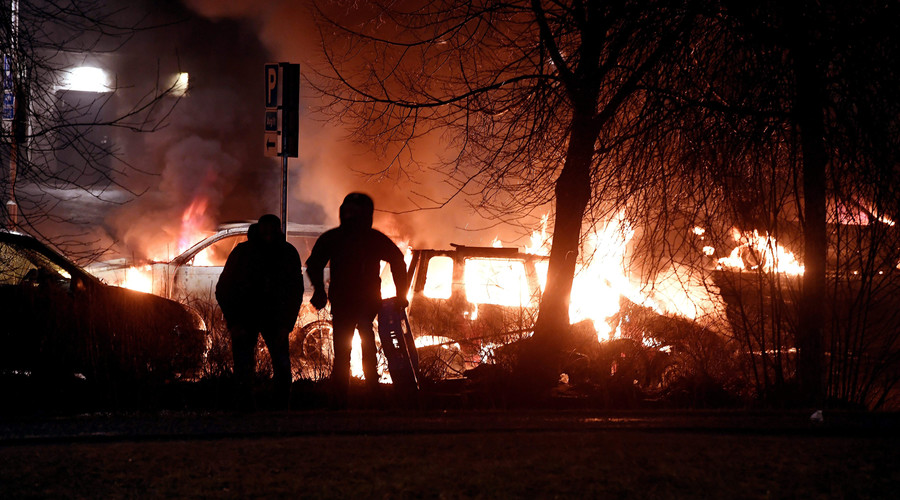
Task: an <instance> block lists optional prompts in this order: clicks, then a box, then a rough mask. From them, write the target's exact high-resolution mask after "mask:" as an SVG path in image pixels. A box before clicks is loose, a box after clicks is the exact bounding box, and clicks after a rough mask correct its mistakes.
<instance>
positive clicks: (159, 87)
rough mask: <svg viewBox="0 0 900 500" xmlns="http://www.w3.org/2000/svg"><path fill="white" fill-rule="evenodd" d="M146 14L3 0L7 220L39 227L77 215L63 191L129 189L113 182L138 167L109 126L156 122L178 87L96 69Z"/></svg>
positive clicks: (88, 4)
mask: <svg viewBox="0 0 900 500" xmlns="http://www.w3.org/2000/svg"><path fill="white" fill-rule="evenodd" d="M146 16H147V13H145V12H139V11H138V10H135V9H125V8H122V7H115V6H114V4H109V3H107V2H99V1H96V0H65V1H62V2H50V1H42V0H37V1H20V0H9V1H5V2H3V4H2V8H0V46H2V58H3V92H4V108H3V112H4V116H3V128H2V134H0V148H2V153H3V159H4V167H5V168H4V175H3V176H2V177H0V184H2V187H3V192H4V202H5V203H4V207H3V213H2V215H3V219H4V224H8V222H7V221H10V222H11V223H12V225H13V226H19V227H25V228H28V229H29V231H30V232H32V233H39V232H40V228H39V226H40V225H41V224H42V223H45V222H48V221H49V222H72V221H74V220H75V219H76V218H75V217H74V216H73V214H70V213H60V210H58V209H57V207H58V206H59V205H60V203H62V202H64V201H65V199H66V197H67V196H70V193H75V192H79V193H82V194H86V195H88V196H90V197H94V198H98V199H103V198H104V194H105V193H106V192H107V191H108V190H109V189H110V188H115V189H122V190H126V191H128V188H127V187H125V186H123V185H122V184H120V182H119V179H121V178H122V177H124V176H127V175H128V174H129V173H136V172H137V169H136V168H135V167H134V166H133V165H130V164H129V163H128V162H127V161H126V160H125V159H124V158H123V157H122V155H121V151H120V150H119V149H117V147H116V145H114V142H113V141H109V140H108V137H109V135H110V134H111V130H113V129H119V130H127V131H134V132H144V131H153V130H155V129H157V128H158V127H160V126H161V124H162V123H163V121H164V120H165V118H166V117H167V116H168V114H169V113H170V112H171V111H172V109H173V108H174V105H175V103H176V102H177V99H167V97H169V96H173V95H177V94H180V93H183V91H184V90H185V89H184V88H183V87H184V85H185V84H184V82H177V81H160V82H156V83H157V84H156V85H155V86H152V88H149V89H146V88H145V89H143V90H141V89H136V88H123V87H122V86H121V85H120V84H119V82H117V81H115V79H114V78H113V77H112V76H110V75H109V74H108V73H104V72H103V71H102V70H101V69H100V68H98V67H97V66H98V61H103V60H104V59H106V58H109V57H111V55H113V54H114V53H116V52H117V51H118V50H120V49H121V48H122V47H123V45H124V44H126V43H127V42H128V41H129V40H130V39H131V37H133V36H134V34H135V33H137V32H139V31H141V30H146V29H152V26H150V25H149V23H147V22H146V21H145V18H146ZM126 94H127V95H126ZM7 167H8V168H7ZM17 188H18V189H17ZM132 194H136V193H132ZM71 231H72V232H75V233H77V232H78V231H79V230H78V229H77V228H72V229H71ZM70 234H71V233H70ZM45 239H46V238H45ZM54 243H56V244H57V245H62V246H66V244H67V243H75V241H74V240H73V239H71V238H68V237H66V236H56V237H55V241H54ZM82 243H83V242H82ZM89 246H90V245H89ZM70 249H71V250H78V248H75V247H70ZM81 250H82V251H85V250H86V251H89V252H90V251H93V250H96V249H93V248H87V249H86V248H85V247H84V245H82V248H81Z"/></svg>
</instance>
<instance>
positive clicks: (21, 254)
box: [0, 242, 72, 285]
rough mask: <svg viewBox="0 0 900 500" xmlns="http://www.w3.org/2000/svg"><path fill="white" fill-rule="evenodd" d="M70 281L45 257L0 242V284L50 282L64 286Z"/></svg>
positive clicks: (67, 276)
mask: <svg viewBox="0 0 900 500" xmlns="http://www.w3.org/2000/svg"><path fill="white" fill-rule="evenodd" d="M71 279H72V275H71V274H69V272H68V271H66V270H65V269H63V268H62V267H60V266H59V265H57V264H56V263H54V262H53V261H51V260H50V259H49V258H48V257H47V256H46V255H44V254H42V253H40V252H38V251H36V250H33V249H30V248H24V247H21V246H18V245H14V244H11V243H5V242H0V284H3V285H18V284H20V283H22V282H28V281H33V282H35V283H37V282H40V281H51V282H55V283H61V284H66V283H68V282H69V281H70V280H71Z"/></svg>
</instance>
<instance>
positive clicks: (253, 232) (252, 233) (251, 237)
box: [247, 222, 259, 241]
mask: <svg viewBox="0 0 900 500" xmlns="http://www.w3.org/2000/svg"><path fill="white" fill-rule="evenodd" d="M258 239H259V224H257V223H255V222H254V223H253V224H250V227H248V228H247V241H256V240H258Z"/></svg>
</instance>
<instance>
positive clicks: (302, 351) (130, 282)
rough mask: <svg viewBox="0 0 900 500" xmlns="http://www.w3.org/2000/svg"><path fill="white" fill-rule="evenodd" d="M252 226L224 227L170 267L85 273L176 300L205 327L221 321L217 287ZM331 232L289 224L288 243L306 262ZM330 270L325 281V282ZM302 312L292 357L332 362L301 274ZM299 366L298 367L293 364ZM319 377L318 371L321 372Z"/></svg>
mask: <svg viewBox="0 0 900 500" xmlns="http://www.w3.org/2000/svg"><path fill="white" fill-rule="evenodd" d="M253 222H255V221H246V222H235V223H227V224H222V225H220V226H219V227H218V229H217V231H216V232H215V233H213V234H211V235H209V236H207V237H205V238H203V239H202V240H200V241H199V242H197V243H195V244H194V245H192V246H190V247H189V248H187V250H185V251H183V252H182V253H181V254H180V255H178V256H177V257H175V258H173V259H171V260H170V261H168V262H153V263H150V264H147V265H143V266H133V265H132V263H129V262H126V261H110V262H105V263H102V264H98V265H93V266H90V267H89V270H90V271H91V272H92V273H94V275H95V276H97V277H99V278H101V279H103V280H104V281H106V282H107V283H110V284H115V285H119V286H124V287H129V288H136V289H139V290H143V291H146V292H150V293H153V294H154V295H159V296H161V297H165V298H168V299H172V300H176V301H178V302H181V303H182V304H185V305H187V306H188V307H190V308H192V309H194V310H196V311H197V312H198V313H200V314H201V316H203V317H204V318H207V322H208V323H213V322H214V321H217V320H221V318H220V316H221V312H219V309H218V305H217V302H216V296H215V291H216V283H218V281H219V276H220V275H221V274H222V269H223V268H224V266H225V261H226V260H227V258H228V255H229V254H230V253H231V251H232V250H233V249H234V247H236V246H237V245H238V244H239V243H241V242H243V241H246V240H247V231H248V230H249V228H250V225H251V224H252V223H253ZM328 229H329V227H327V226H323V225H314V224H296V223H288V225H287V240H288V242H290V243H291V244H292V245H294V247H295V248H297V251H298V252H299V253H300V256H301V258H305V257H306V256H307V255H309V252H310V251H311V250H312V247H313V245H314V244H315V242H316V239H317V238H318V237H319V236H320V235H321V234H322V233H324V232H325V231H326V230H328ZM328 271H329V270H328V269H327V268H326V270H325V279H326V281H327V280H328V277H329V274H328ZM303 279H304V284H303V286H304V291H305V292H304V297H303V306H302V307H301V309H300V314H299V316H298V318H297V323H296V327H295V330H294V334H293V338H292V344H293V345H294V347H293V349H294V350H296V351H297V352H296V356H297V357H299V358H306V359H307V360H314V361H316V363H319V364H321V363H324V362H325V360H326V358H327V359H328V362H330V357H329V356H330V352H331V346H330V329H331V323H330V321H328V320H326V319H325V314H324V313H318V312H316V310H315V309H314V308H313V307H312V306H311V305H310V303H309V300H310V297H311V296H312V285H311V284H310V283H309V280H308V278H307V277H306V272H305V268H304V275H303ZM295 364H297V363H295ZM319 371H321V370H319Z"/></svg>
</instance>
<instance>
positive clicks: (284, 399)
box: [262, 329, 293, 409]
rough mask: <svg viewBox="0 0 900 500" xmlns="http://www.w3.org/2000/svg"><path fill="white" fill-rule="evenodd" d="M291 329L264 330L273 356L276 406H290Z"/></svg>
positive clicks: (264, 336) (263, 333)
mask: <svg viewBox="0 0 900 500" xmlns="http://www.w3.org/2000/svg"><path fill="white" fill-rule="evenodd" d="M290 333H291V332H290V330H281V329H274V330H264V331H263V332H262V336H263V340H265V342H266V347H267V348H268V349H269V356H270V357H271V358H272V372H273V379H274V380H273V381H274V384H275V407H276V408H285V409H287V408H289V407H290V400H291V380H292V379H293V376H292V374H291V351H290V341H289V338H290Z"/></svg>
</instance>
